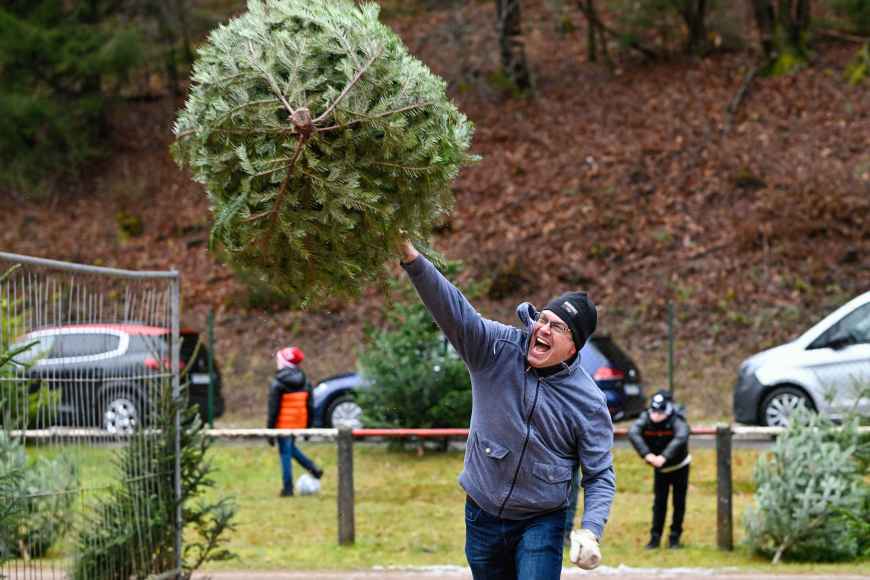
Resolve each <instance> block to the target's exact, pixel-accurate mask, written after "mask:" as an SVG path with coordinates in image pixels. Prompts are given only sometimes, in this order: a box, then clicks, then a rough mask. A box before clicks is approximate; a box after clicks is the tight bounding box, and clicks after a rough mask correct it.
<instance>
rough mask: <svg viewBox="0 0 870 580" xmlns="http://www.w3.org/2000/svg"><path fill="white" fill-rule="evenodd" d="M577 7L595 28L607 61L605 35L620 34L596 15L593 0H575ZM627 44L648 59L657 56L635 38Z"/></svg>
mask: <svg viewBox="0 0 870 580" xmlns="http://www.w3.org/2000/svg"><path fill="white" fill-rule="evenodd" d="M577 8H579V9H580V12H582V13H583V16H584V17H585V18H586V22H587V23H588V24H589V26H591V27H594V28H595V29H596V35H597V36H598V39H599V40H600V41H601V48H602V50H603V52H604V56H605V58H607V60H608V61H609V60H610V55H609V54H608V52H607V41H606V40H605V36H610V37H612V38H620V37H621V35H620V34H619V33H618V32H617V31H615V30H613V29H612V28H610V27H608V26H607V25H606V24H604V21H602V20H601V18H600V17H599V16H598V11H597V10H596V9H595V3H594V2H593V0H586V1H584V0H577ZM628 46H629V48H632V49H634V50H636V51H638V52H639V53H641V54H643V55H644V56H645V57H647V58H649V59H650V60H655V59H656V58H657V57H658V54H657V53H656V51H654V50H652V49H650V48H647V47H646V46H644V45H642V44H641V43H640V42H638V41H636V40H632V41H631V42H629V43H628Z"/></svg>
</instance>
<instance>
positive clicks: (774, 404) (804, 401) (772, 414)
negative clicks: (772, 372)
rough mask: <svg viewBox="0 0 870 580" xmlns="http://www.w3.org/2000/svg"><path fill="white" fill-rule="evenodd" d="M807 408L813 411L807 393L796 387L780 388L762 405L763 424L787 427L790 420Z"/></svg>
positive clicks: (767, 397)
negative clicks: (797, 412)
mask: <svg viewBox="0 0 870 580" xmlns="http://www.w3.org/2000/svg"><path fill="white" fill-rule="evenodd" d="M802 405H803V406H805V407H806V408H807V409H809V410H811V411H813V410H815V407H813V403H812V401H810V400H809V398H808V397H807V395H806V393H804V392H803V391H802V390H800V389H797V388H795V387H779V388H776V389H774V390H773V391H771V392H770V394H768V395H767V396H766V397H765V398H764V401H763V402H762V403H761V423H762V424H763V425H765V426H767V427H787V426H788V419H789V417H790V416H791V415H792V413H794V412H795V411H797V410H798V408H799V407H801V406H802Z"/></svg>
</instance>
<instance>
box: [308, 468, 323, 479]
mask: <svg viewBox="0 0 870 580" xmlns="http://www.w3.org/2000/svg"><path fill="white" fill-rule="evenodd" d="M311 475H313V476H314V479H320V478H321V477H323V470H322V469H320V468H319V467H315V468H314V469H313V470H312V471H311Z"/></svg>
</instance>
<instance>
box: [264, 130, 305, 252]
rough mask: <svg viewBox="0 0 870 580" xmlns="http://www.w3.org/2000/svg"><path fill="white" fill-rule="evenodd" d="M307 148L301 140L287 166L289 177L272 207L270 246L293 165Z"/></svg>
mask: <svg viewBox="0 0 870 580" xmlns="http://www.w3.org/2000/svg"><path fill="white" fill-rule="evenodd" d="M304 148H305V139H304V138H300V139H299V141H298V142H297V143H296V151H294V152H293V159H291V160H290V162H289V163H288V164H287V175H286V176H285V177H284V181H283V182H281V187H280V188H279V189H278V195H277V196H276V197H275V204H274V205H273V206H272V210H271V212H270V213H271V214H272V223H271V225H270V226H269V234H268V236H267V237H266V243H267V244H268V243H269V242H270V241H271V239H272V236H273V235H274V233H275V229H276V228H277V226H278V214H279V213H280V212H281V206H283V205H284V199H285V198H286V197H287V186H288V185H289V184H290V176H291V175H293V165H295V163H296V161H297V160H298V159H299V156H300V155H302V150H303V149H304Z"/></svg>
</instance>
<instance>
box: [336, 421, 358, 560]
mask: <svg viewBox="0 0 870 580" xmlns="http://www.w3.org/2000/svg"><path fill="white" fill-rule="evenodd" d="M353 503H354V499H353V431H352V430H351V429H350V428H349V427H341V428H340V429H339V430H338V543H339V544H340V545H342V546H345V545H350V544H353V543H354V540H355V539H356V531H355V530H354V517H353V511H354V505H353Z"/></svg>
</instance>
